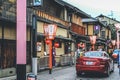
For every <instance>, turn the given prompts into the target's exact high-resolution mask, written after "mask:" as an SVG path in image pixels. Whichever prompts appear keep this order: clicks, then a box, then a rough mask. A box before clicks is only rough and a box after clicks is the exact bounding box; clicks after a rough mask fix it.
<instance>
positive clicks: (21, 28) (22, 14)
mask: <svg viewBox="0 0 120 80" xmlns="http://www.w3.org/2000/svg"><path fill="white" fill-rule="evenodd" d="M16 11H17V25H16V26H17V27H16V32H17V38H16V42H17V46H16V49H17V54H16V60H17V61H16V62H17V65H16V67H17V68H16V71H17V79H16V80H26V0H17V10H16Z"/></svg>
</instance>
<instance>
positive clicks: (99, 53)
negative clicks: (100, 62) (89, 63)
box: [83, 51, 102, 57]
mask: <svg viewBox="0 0 120 80" xmlns="http://www.w3.org/2000/svg"><path fill="white" fill-rule="evenodd" d="M83 56H85V57H101V56H102V52H99V51H97V52H94V51H93V52H92V51H91V52H86V53H84V55H83Z"/></svg>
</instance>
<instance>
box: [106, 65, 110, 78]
mask: <svg viewBox="0 0 120 80" xmlns="http://www.w3.org/2000/svg"><path fill="white" fill-rule="evenodd" d="M106 71H107V73H106V77H109V76H110V67H108V68H107V70H106Z"/></svg>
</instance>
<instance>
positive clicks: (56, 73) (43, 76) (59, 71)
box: [0, 64, 120, 80]
mask: <svg viewBox="0 0 120 80" xmlns="http://www.w3.org/2000/svg"><path fill="white" fill-rule="evenodd" d="M37 78H38V79H37V80H120V75H119V74H118V68H117V65H116V64H115V71H114V73H112V74H111V75H110V77H104V76H101V75H93V74H92V75H83V76H79V77H77V76H76V71H75V66H67V67H59V68H54V69H53V71H52V74H49V71H48V70H46V71H42V72H40V73H38V75H37ZM0 80H15V76H13V77H8V78H0Z"/></svg>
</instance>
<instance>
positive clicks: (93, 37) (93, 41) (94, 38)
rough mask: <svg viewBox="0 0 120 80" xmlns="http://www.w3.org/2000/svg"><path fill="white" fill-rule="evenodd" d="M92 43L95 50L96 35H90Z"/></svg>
mask: <svg viewBox="0 0 120 80" xmlns="http://www.w3.org/2000/svg"><path fill="white" fill-rule="evenodd" d="M90 43H91V44H92V49H93V50H95V43H96V36H94V35H93V36H90Z"/></svg>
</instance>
